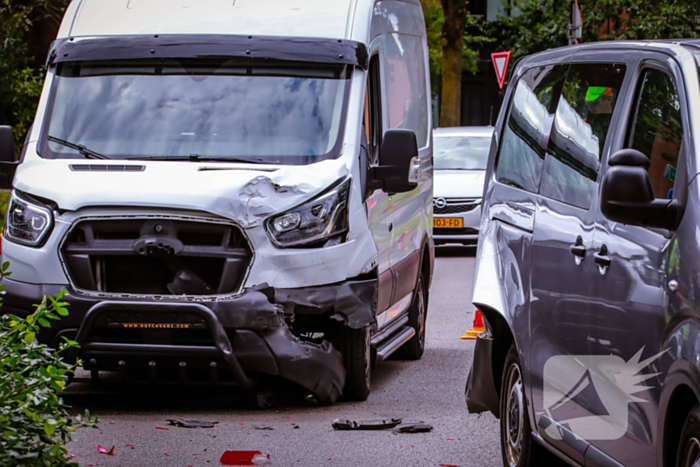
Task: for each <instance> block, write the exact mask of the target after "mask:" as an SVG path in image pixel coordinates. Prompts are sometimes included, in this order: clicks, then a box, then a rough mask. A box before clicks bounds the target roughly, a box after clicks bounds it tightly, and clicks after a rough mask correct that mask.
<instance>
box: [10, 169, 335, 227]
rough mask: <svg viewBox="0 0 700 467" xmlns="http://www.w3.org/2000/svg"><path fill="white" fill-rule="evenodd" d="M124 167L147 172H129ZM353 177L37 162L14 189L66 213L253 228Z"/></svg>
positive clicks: (315, 172) (323, 172) (332, 171)
mask: <svg viewBox="0 0 700 467" xmlns="http://www.w3.org/2000/svg"><path fill="white" fill-rule="evenodd" d="M105 166H106V169H107V170H105ZM124 166H140V167H142V170H141V169H140V170H138V171H136V170H133V169H132V170H128V171H127V170H124ZM348 175H349V170H348V168H347V166H346V165H345V163H344V162H342V160H340V159H336V160H326V161H322V162H318V163H315V164H310V165H304V166H279V165H274V166H273V165H254V164H234V163H201V162H185V161H82V160H77V159H60V160H55V159H40V158H32V159H31V160H26V161H25V162H24V163H22V164H20V166H19V167H18V168H17V173H16V175H15V179H14V187H15V188H16V189H18V190H21V191H23V192H26V193H29V194H31V195H34V196H39V197H42V198H46V199H48V200H51V201H54V202H55V203H56V204H58V206H59V208H60V209H63V210H69V211H76V210H78V209H81V208H86V207H97V206H104V207H123V206H129V207H136V206H139V207H153V208H168V209H185V210H192V211H205V212H208V213H211V214H215V215H218V216H221V217H224V218H228V219H231V220H234V221H236V222H237V223H239V224H240V225H241V226H242V227H253V226H256V225H259V224H260V223H261V222H262V221H263V220H264V219H265V218H267V217H268V216H270V215H271V214H274V213H279V212H284V211H286V210H288V209H290V208H293V207H295V206H297V205H299V204H300V203H302V202H304V201H306V200H308V199H310V198H312V197H314V196H315V195H316V194H318V193H320V192H322V191H323V190H324V189H326V188H327V187H328V186H330V185H331V184H333V183H334V182H335V181H337V180H338V179H341V178H345V177H347V176H348Z"/></svg>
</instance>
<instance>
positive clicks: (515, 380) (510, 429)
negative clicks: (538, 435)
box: [501, 343, 539, 467]
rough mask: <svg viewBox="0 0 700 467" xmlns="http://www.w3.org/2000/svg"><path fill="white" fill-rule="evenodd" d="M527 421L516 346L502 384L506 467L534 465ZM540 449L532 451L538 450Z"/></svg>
mask: <svg viewBox="0 0 700 467" xmlns="http://www.w3.org/2000/svg"><path fill="white" fill-rule="evenodd" d="M533 444H535V443H534V442H533V440H532V433H531V431H530V417H529V416H528V413H527V405H526V403H525V391H524V390H523V376H522V366H521V365H520V359H519V358H518V351H517V349H516V348H515V343H513V344H512V345H511V346H510V349H509V350H508V354H507V355H506V361H505V365H504V367H503V379H502V380H501V453H502V455H503V465H504V466H506V467H527V466H530V465H537V464H536V462H534V460H533V452H532V450H533V449H532V448H533ZM538 448H539V446H536V447H535V450H537V449H538Z"/></svg>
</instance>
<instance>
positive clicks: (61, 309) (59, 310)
mask: <svg viewBox="0 0 700 467" xmlns="http://www.w3.org/2000/svg"><path fill="white" fill-rule="evenodd" d="M56 313H58V314H59V315H61V316H68V310H67V309H66V308H64V307H62V306H57V307H56Z"/></svg>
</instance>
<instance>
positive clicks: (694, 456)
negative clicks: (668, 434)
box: [676, 405, 700, 467]
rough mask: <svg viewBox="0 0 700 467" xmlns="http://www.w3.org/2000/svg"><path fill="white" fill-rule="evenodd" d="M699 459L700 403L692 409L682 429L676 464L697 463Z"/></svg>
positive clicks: (679, 466) (678, 466)
mask: <svg viewBox="0 0 700 467" xmlns="http://www.w3.org/2000/svg"><path fill="white" fill-rule="evenodd" d="M698 459H700V405H695V406H693V408H692V409H690V413H689V414H688V416H687V417H686V419H685V423H684V424H683V429H682V430H681V439H680V442H679V443H678V455H677V456H676V466H677V467H685V466H686V465H687V466H692V465H696V461H697V460H698Z"/></svg>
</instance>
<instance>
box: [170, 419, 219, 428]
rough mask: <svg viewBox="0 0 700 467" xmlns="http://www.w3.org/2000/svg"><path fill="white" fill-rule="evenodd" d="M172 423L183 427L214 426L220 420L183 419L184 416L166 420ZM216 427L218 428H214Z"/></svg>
mask: <svg viewBox="0 0 700 467" xmlns="http://www.w3.org/2000/svg"><path fill="white" fill-rule="evenodd" d="M166 421H167V422H168V423H170V425H173V426H179V427H182V428H214V425H215V424H217V423H219V422H210V421H207V420H199V419H195V418H192V419H182V418H169V419H168V420H166ZM214 429H216V428H214Z"/></svg>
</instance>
